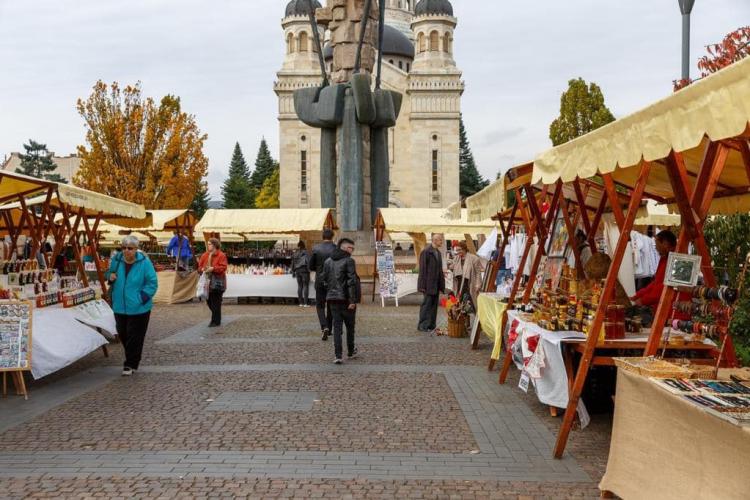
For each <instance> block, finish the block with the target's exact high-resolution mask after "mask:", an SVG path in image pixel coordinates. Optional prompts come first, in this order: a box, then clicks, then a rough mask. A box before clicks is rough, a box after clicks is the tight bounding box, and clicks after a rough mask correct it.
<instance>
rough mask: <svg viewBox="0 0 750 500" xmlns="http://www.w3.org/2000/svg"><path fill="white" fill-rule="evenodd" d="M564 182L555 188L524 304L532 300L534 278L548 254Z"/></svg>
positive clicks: (559, 182) (530, 272) (530, 273)
mask: <svg viewBox="0 0 750 500" xmlns="http://www.w3.org/2000/svg"><path fill="white" fill-rule="evenodd" d="M562 187H563V184H562V181H557V186H556V187H555V193H554V194H553V195H552V203H550V207H549V211H548V212H547V216H546V218H545V219H544V221H543V222H542V226H543V230H542V233H541V236H540V237H539V248H538V249H537V252H536V254H535V255H534V262H533V263H532V264H531V271H529V282H528V283H526V290H525V291H524V294H523V303H524V304H528V303H529V299H530V298H531V292H532V290H533V289H534V281H535V280H534V279H532V278H533V277H535V276H536V274H537V272H539V264H540V263H541V262H542V255H544V254H545V253H546V250H545V247H546V246H547V236H548V235H549V231H550V228H551V227H552V224H553V223H554V222H555V217H556V216H557V208H558V206H559V204H560V198H561V197H562Z"/></svg>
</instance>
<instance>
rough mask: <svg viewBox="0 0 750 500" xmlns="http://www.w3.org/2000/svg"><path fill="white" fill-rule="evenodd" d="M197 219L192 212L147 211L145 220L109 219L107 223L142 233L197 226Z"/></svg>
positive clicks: (185, 210)
mask: <svg viewBox="0 0 750 500" xmlns="http://www.w3.org/2000/svg"><path fill="white" fill-rule="evenodd" d="M196 221H197V219H196V217H195V214H194V213H193V211H192V210H187V209H184V210H146V217H144V218H143V219H117V218H112V217H109V218H107V222H109V223H111V224H114V225H117V226H122V227H125V228H130V229H138V230H141V231H148V232H152V231H174V230H176V229H178V228H180V229H184V228H186V227H193V226H195V223H196Z"/></svg>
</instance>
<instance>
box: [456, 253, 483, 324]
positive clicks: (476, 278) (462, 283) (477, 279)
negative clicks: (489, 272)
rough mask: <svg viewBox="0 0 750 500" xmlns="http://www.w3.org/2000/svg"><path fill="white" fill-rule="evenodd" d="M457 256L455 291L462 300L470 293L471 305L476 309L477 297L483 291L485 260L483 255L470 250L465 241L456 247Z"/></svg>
mask: <svg viewBox="0 0 750 500" xmlns="http://www.w3.org/2000/svg"><path fill="white" fill-rule="evenodd" d="M455 248H456V258H455V259H454V260H453V276H454V278H453V293H455V294H456V296H457V297H458V298H459V300H461V301H462V302H463V301H464V300H465V296H466V295H467V294H468V296H469V297H471V305H472V307H473V308H475V309H474V310H476V304H477V297H479V292H481V291H482V273H483V272H484V267H485V262H484V261H483V260H482V258H481V257H479V256H478V255H475V254H473V253H470V252H469V245H467V244H466V242H465V241H462V242H460V243H459V244H458V245H457V246H456V247H455Z"/></svg>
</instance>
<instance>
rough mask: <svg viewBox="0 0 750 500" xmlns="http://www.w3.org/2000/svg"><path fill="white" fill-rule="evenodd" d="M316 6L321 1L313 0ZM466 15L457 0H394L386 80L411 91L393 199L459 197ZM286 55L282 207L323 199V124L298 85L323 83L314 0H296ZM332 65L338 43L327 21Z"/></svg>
mask: <svg viewBox="0 0 750 500" xmlns="http://www.w3.org/2000/svg"><path fill="white" fill-rule="evenodd" d="M312 3H313V5H314V6H315V7H320V6H321V5H320V3H319V2H318V1H317V0H315V1H313V2H312ZM457 22H458V20H457V19H456V17H455V16H454V13H453V6H452V5H451V3H450V1H449V0H419V1H416V0H386V26H385V34H384V43H383V76H382V80H383V87H384V88H386V89H389V90H394V91H397V92H400V93H401V94H403V96H404V100H403V105H402V107H401V114H400V116H399V118H398V121H397V123H396V126H395V127H393V128H392V129H390V132H389V133H390V137H389V149H390V151H389V159H390V165H391V167H390V169H391V171H390V195H389V203H390V206H391V207H409V208H442V207H447V206H449V205H450V204H452V203H454V202H456V201H458V200H459V174H458V156H459V119H460V112H461V95H462V94H463V90H464V83H463V81H462V80H461V71H460V70H459V69H458V68H457V67H456V62H455V60H454V59H453V32H454V31H455V28H456V25H457ZM281 27H282V28H283V30H284V41H285V47H286V55H285V57H284V63H283V65H282V67H281V70H280V71H279V72H278V73H277V79H276V82H275V83H274V92H276V95H277V96H278V99H279V162H280V165H281V172H280V175H281V193H280V203H281V207H282V208H317V207H320V169H319V165H318V163H319V161H320V147H319V145H320V131H319V130H317V129H314V128H311V127H308V126H307V125H305V124H303V123H302V122H300V121H299V119H298V118H297V115H296V114H295V111H294V102H293V97H292V93H293V92H294V90H296V89H298V88H301V87H310V86H317V85H320V82H321V76H320V63H319V59H318V54H317V52H316V47H315V42H314V38H313V34H312V30H311V26H310V21H309V17H308V1H307V0H292V1H290V2H289V3H288V4H287V6H286V10H285V12H284V18H283V19H282V21H281ZM319 33H320V38H321V40H322V41H323V43H324V46H323V54H324V58H325V61H326V69H327V71H329V72H330V71H331V67H332V58H333V53H332V52H333V51H332V50H331V48H330V46H329V45H328V44H326V43H325V40H326V37H327V33H326V32H325V31H324V29H323V27H319Z"/></svg>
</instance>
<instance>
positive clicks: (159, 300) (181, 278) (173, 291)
mask: <svg viewBox="0 0 750 500" xmlns="http://www.w3.org/2000/svg"><path fill="white" fill-rule="evenodd" d="M156 276H157V278H158V279H159V287H158V288H157V290H156V295H154V304H181V303H183V302H190V301H191V300H193V298H194V297H195V291H196V287H197V286H198V277H199V274H198V272H197V271H193V272H191V273H182V272H177V271H160V272H158V273H156Z"/></svg>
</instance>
